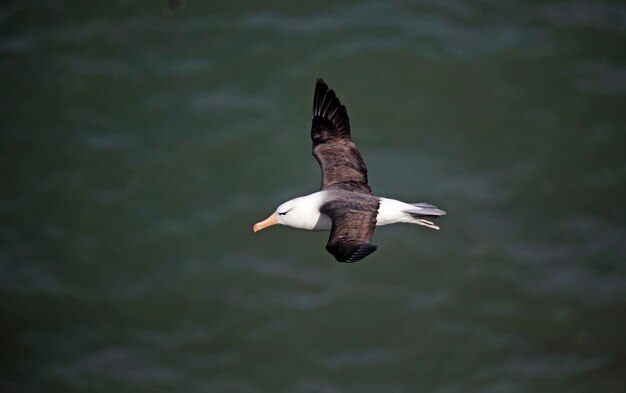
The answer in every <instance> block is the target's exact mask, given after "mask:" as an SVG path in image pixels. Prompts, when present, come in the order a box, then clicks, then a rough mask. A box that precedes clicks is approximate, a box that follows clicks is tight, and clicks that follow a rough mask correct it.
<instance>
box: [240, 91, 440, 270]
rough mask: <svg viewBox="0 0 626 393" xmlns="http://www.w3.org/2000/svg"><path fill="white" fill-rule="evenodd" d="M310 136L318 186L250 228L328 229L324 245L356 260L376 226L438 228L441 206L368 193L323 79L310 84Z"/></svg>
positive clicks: (338, 107)
mask: <svg viewBox="0 0 626 393" xmlns="http://www.w3.org/2000/svg"><path fill="white" fill-rule="evenodd" d="M311 139H312V141H313V156H314V157H315V158H316V159H317V162H318V163H319V165H320V167H321V169H322V186H321V190H320V191H318V192H315V193H313V194H310V195H306V196H302V197H299V198H294V199H291V200H289V201H287V202H285V203H283V204H281V205H280V206H278V208H277V209H276V211H275V212H274V213H272V215H270V216H269V217H268V218H267V219H265V220H263V221H261V222H258V223H256V224H254V226H253V227H252V229H253V230H254V232H258V231H260V230H261V229H264V228H267V227H270V226H272V225H276V224H281V225H287V226H290V227H293V228H300V229H307V230H310V231H328V230H330V237H329V239H328V243H327V244H326V250H327V251H328V252H329V253H331V254H332V255H333V256H334V257H335V259H336V260H337V261H339V262H357V261H360V260H361V259H363V258H365V257H366V256H368V255H369V254H371V253H373V252H374V251H376V249H377V246H375V245H373V244H371V243H370V240H371V239H372V234H373V233H374V228H375V227H377V226H383V225H389V224H395V223H409V224H417V225H423V226H425V227H427V228H432V229H439V227H438V226H437V225H435V223H434V220H435V219H436V218H438V217H440V216H444V215H446V212H445V211H443V210H441V209H439V208H437V207H436V206H434V205H431V204H430V203H405V202H401V201H398V200H395V199H391V198H382V197H377V196H374V195H373V194H372V190H371V189H370V186H369V185H368V183H367V166H366V165H365V161H363V158H362V157H361V153H359V150H358V149H357V147H356V145H355V144H354V142H352V139H351V136H350V121H349V119H348V112H347V110H346V107H345V106H344V105H342V104H341V101H339V98H338V97H337V96H336V95H335V92H334V91H333V90H331V89H329V87H328V85H327V84H326V83H325V82H324V81H323V80H322V79H318V80H317V83H316V84H315V94H314V96H313V125H312V127H311Z"/></svg>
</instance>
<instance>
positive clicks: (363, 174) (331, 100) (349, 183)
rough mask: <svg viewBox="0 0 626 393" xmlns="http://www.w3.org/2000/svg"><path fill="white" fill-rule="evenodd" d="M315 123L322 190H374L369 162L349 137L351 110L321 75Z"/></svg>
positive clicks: (316, 154)
mask: <svg viewBox="0 0 626 393" xmlns="http://www.w3.org/2000/svg"><path fill="white" fill-rule="evenodd" d="M312 123H313V124H312V127H311V139H312V141H313V156H315V158H316V159H317V161H318V163H319V164H320V167H321V169H322V187H321V188H322V190H324V189H329V188H336V189H342V190H346V191H354V192H360V193H364V194H371V193H372V190H371V189H370V187H369V185H368V184H367V166H366V165H365V161H363V158H362V157H361V153H360V152H359V149H357V147H356V145H355V144H354V142H352V139H351V137H350V119H349V118H348V111H347V110H346V107H345V106H344V105H342V104H341V101H340V100H339V98H337V96H336V95H335V92H334V91H333V90H331V89H329V88H328V85H326V83H325V82H324V81H323V80H322V79H318V80H317V84H316V85H315V95H314V97H313V121H312Z"/></svg>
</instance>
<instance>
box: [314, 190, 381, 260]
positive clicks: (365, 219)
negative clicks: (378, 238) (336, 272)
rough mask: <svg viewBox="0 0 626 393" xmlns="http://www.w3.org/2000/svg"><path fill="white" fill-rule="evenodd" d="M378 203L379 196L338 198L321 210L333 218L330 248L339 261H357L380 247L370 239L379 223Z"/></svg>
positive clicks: (328, 249)
mask: <svg viewBox="0 0 626 393" xmlns="http://www.w3.org/2000/svg"><path fill="white" fill-rule="evenodd" d="M378 205H379V201H378V198H375V197H369V198H363V200H358V201H355V200H349V199H347V200H346V199H336V200H332V201H330V202H327V203H325V204H324V205H322V207H321V208H320V211H321V212H322V213H324V214H326V215H327V216H329V217H330V219H331V220H332V222H333V224H332V228H331V231H330V237H329V238H328V243H327V244H326V251H328V252H329V253H331V254H333V256H334V257H335V259H336V260H338V261H339V262H357V261H360V260H361V259H363V258H365V257H366V256H368V255H369V254H371V253H373V252H374V251H376V248H377V247H376V246H375V245H373V244H370V240H371V239H372V234H373V233H374V228H375V227H376V215H377V214H378Z"/></svg>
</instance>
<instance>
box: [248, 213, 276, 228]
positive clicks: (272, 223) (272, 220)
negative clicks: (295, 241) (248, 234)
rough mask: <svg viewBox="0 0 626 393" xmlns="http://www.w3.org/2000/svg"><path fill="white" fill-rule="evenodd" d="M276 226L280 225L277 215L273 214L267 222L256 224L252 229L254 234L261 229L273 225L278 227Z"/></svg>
mask: <svg viewBox="0 0 626 393" xmlns="http://www.w3.org/2000/svg"><path fill="white" fill-rule="evenodd" d="M276 224H278V218H276V213H273V214H272V215H271V216H269V217H268V218H267V219H266V220H263V221H261V222H257V223H256V224H254V226H253V227H252V230H253V231H254V232H258V231H260V230H261V229H264V228H267V227H271V226H272V225H276Z"/></svg>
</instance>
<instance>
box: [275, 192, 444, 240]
mask: <svg viewBox="0 0 626 393" xmlns="http://www.w3.org/2000/svg"><path fill="white" fill-rule="evenodd" d="M328 198H329V194H328V191H318V192H315V193H313V194H309V195H306V196H302V197H299V198H294V199H291V200H289V201H287V202H285V203H283V204H282V205H280V206H279V207H278V208H277V209H276V218H277V219H278V223H279V224H282V225H287V226H290V227H293V228H300V229H306V230H310V231H329V230H330V229H331V226H332V221H331V219H330V217H328V216H327V215H325V214H323V213H321V212H320V208H321V207H322V205H323V204H324V203H325V202H326V201H327V200H328ZM378 199H379V200H380V206H379V207H378V215H377V216H376V226H383V225H389V224H396V223H409V224H418V225H424V226H427V227H429V228H433V229H439V227H438V226H436V225H435V224H433V223H432V222H431V221H429V220H426V219H422V218H415V217H414V216H413V215H420V214H424V215H430V214H433V208H434V206H433V207H431V206H429V205H424V206H419V205H414V204H410V203H405V202H402V201H398V200H396V199H390V198H378ZM434 210H435V213H438V212H440V210H438V209H436V208H434ZM410 213H413V215H411V214H410ZM442 214H445V213H443V212H442Z"/></svg>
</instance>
